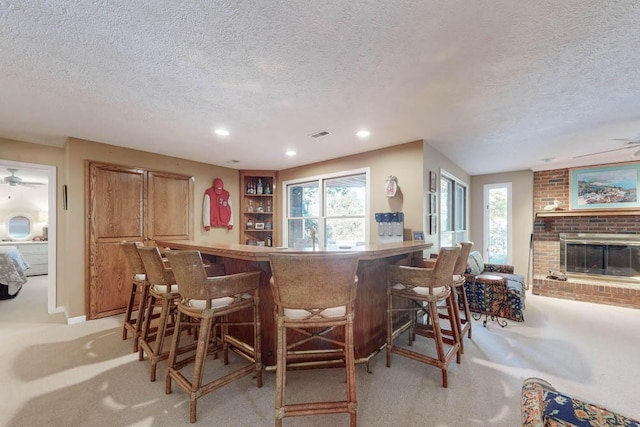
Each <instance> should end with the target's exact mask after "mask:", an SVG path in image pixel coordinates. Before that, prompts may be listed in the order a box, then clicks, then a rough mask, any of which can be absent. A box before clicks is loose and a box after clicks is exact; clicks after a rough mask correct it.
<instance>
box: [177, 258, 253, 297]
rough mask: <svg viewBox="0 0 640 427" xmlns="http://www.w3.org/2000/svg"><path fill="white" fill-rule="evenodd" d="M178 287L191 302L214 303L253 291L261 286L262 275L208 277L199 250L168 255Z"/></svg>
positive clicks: (243, 274) (238, 274)
mask: <svg viewBox="0 0 640 427" xmlns="http://www.w3.org/2000/svg"><path fill="white" fill-rule="evenodd" d="M165 255H166V256H167V259H168V260H169V264H170V265H171V269H172V270H173V274H174V275H175V278H176V283H177V284H178V291H179V292H180V296H182V297H183V298H186V299H189V300H213V299H216V298H223V297H228V296H231V295H237V294H241V293H243V292H252V291H254V290H255V289H256V287H257V286H258V284H259V283H260V282H259V279H258V280H256V276H259V272H249V273H236V274H229V275H224V276H215V277H207V271H206V268H205V266H204V264H203V262H202V255H201V254H200V252H199V251H190V250H182V251H167V252H165Z"/></svg>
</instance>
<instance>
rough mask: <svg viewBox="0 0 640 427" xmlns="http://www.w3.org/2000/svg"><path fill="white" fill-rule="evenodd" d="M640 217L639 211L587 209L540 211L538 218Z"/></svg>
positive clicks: (537, 213)
mask: <svg viewBox="0 0 640 427" xmlns="http://www.w3.org/2000/svg"><path fill="white" fill-rule="evenodd" d="M623 215H635V216H637V215H640V210H638V209H585V210H575V211H539V212H536V218H562V217H572V216H623Z"/></svg>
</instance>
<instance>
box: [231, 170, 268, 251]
mask: <svg viewBox="0 0 640 427" xmlns="http://www.w3.org/2000/svg"><path fill="white" fill-rule="evenodd" d="M276 189H277V174H276V172H275V171H261V170H241V171H240V193H241V202H240V224H238V227H239V230H240V243H242V244H245V245H255V246H276V243H275V238H276V222H275V215H274V213H275V209H276V194H277V193H276Z"/></svg>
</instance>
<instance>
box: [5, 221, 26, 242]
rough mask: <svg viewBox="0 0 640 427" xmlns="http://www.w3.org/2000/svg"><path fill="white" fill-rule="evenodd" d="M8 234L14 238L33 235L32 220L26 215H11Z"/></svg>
mask: <svg viewBox="0 0 640 427" xmlns="http://www.w3.org/2000/svg"><path fill="white" fill-rule="evenodd" d="M7 234H8V235H9V237H11V238H12V239H16V240H25V239H27V238H28V237H29V236H30V235H31V220H30V219H29V218H28V217H26V216H24V215H14V216H12V217H10V218H9V220H8V221H7Z"/></svg>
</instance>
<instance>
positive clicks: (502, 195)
mask: <svg viewBox="0 0 640 427" xmlns="http://www.w3.org/2000/svg"><path fill="white" fill-rule="evenodd" d="M484 206H485V215H484V252H485V253H484V258H485V259H486V262H487V263H489V264H511V246H512V245H511V183H510V182H509V183H502V184H487V185H485V186H484Z"/></svg>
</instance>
